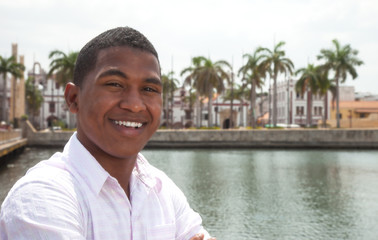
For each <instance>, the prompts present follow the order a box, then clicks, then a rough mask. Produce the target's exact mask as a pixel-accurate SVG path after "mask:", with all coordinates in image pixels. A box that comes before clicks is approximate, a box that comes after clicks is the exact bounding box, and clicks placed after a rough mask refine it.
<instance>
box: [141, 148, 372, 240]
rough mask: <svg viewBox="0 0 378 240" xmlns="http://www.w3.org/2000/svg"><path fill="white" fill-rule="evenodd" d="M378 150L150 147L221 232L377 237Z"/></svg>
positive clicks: (232, 234) (263, 236)
mask: <svg viewBox="0 0 378 240" xmlns="http://www.w3.org/2000/svg"><path fill="white" fill-rule="evenodd" d="M377 153H378V152H377V151H305V150H303V151H282V150H234V151H230V150H224V151H220V150H195V151H193V150H179V151H166V150H164V151H156V150H146V151H144V154H145V155H146V156H147V157H148V159H150V161H151V162H152V163H153V164H154V165H156V166H158V167H159V168H161V169H162V170H164V171H165V172H166V173H167V174H168V175H169V176H170V177H171V178H172V179H174V181H175V182H176V183H177V184H178V185H179V186H180V188H181V189H182V190H183V191H184V192H185V194H186V195H187V197H188V199H189V201H190V203H191V205H192V206H193V207H194V208H195V209H196V210H198V211H199V212H201V213H202V215H203V218H204V224H205V226H206V227H207V228H208V229H209V231H211V232H212V233H213V234H214V235H216V236H218V239H375V237H376V236H378V214H377V213H378V159H377V158H376V157H375V156H377Z"/></svg>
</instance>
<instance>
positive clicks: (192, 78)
mask: <svg viewBox="0 0 378 240" xmlns="http://www.w3.org/2000/svg"><path fill="white" fill-rule="evenodd" d="M191 61H192V63H191V65H190V66H189V67H187V68H185V69H183V70H182V71H181V73H180V76H183V75H185V74H188V75H187V76H186V78H185V79H184V84H183V86H184V87H185V86H188V87H189V96H192V94H191V93H192V90H193V89H196V88H195V85H196V81H197V76H196V74H197V69H199V68H200V65H201V61H202V57H194V58H192V59H191ZM190 100H191V98H190ZM201 106H202V103H200V96H199V94H198V92H197V91H196V107H197V108H196V109H197V110H196V112H197V114H196V126H197V127H199V126H200V125H201V116H200V115H201V114H200V112H202V110H200V108H201Z"/></svg>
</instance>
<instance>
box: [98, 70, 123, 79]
mask: <svg viewBox="0 0 378 240" xmlns="http://www.w3.org/2000/svg"><path fill="white" fill-rule="evenodd" d="M108 76H119V77H122V78H127V76H126V74H124V73H123V72H121V71H120V70H118V69H109V70H107V71H105V72H103V73H101V74H100V76H99V77H98V78H103V77H108Z"/></svg>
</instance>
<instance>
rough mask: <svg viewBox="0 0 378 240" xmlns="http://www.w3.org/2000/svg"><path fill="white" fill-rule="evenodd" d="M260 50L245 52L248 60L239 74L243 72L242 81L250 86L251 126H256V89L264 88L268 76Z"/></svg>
mask: <svg viewBox="0 0 378 240" xmlns="http://www.w3.org/2000/svg"><path fill="white" fill-rule="evenodd" d="M259 53H260V51H259V50H256V51H255V52H254V53H253V54H248V53H247V54H244V55H243V57H244V58H247V62H246V64H245V65H244V66H242V67H241V68H240V69H239V73H238V76H239V75H240V74H242V82H243V83H244V86H250V90H251V91H250V102H251V109H250V111H251V115H250V116H249V126H251V127H253V128H255V127H256V116H255V112H256V111H255V106H256V89H257V88H262V86H263V84H264V81H263V79H264V78H265V76H266V73H267V71H266V69H265V67H266V66H265V65H263V64H261V62H262V59H263V56H262V55H260V54H259Z"/></svg>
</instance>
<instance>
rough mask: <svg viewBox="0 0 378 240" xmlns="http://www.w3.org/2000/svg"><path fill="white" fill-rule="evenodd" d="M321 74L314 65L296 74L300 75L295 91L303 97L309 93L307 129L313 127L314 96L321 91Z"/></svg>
mask: <svg viewBox="0 0 378 240" xmlns="http://www.w3.org/2000/svg"><path fill="white" fill-rule="evenodd" d="M320 74H321V72H320V69H319V67H318V66H314V65H313V64H308V65H307V68H300V69H298V70H297V71H296V72H295V75H299V79H298V80H297V82H296V84H295V90H296V91H297V92H299V93H301V95H302V96H303V95H304V94H305V93H307V117H306V125H307V127H310V126H311V125H312V95H313V94H316V93H317V92H318V90H319V84H320Z"/></svg>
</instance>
